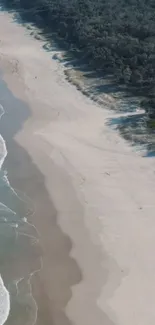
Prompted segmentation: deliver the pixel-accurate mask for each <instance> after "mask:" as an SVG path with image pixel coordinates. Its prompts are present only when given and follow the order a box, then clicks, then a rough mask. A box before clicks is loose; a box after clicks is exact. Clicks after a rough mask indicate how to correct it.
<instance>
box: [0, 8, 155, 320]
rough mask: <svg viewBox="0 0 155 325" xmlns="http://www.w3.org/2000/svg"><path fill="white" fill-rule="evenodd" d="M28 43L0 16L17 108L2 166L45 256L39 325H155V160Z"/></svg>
mask: <svg viewBox="0 0 155 325" xmlns="http://www.w3.org/2000/svg"><path fill="white" fill-rule="evenodd" d="M29 34H30V31H28V30H27V29H26V28H25V27H24V26H21V25H19V24H18V23H17V22H13V18H12V16H11V15H9V14H7V13H4V12H3V13H1V14H0V68H1V69H2V71H3V79H4V80H5V82H6V83H7V85H8V87H9V89H10V90H11V91H12V93H13V94H14V96H16V97H17V98H18V99H19V100H20V101H21V102H20V103H19V105H18V107H14V109H11V108H10V111H9V112H10V113H8V116H9V114H10V118H9V119H8V121H12V123H11V122H5V123H6V124H5V123H4V125H5V127H3V133H5V137H4V138H5V139H6V142H7V148H8V157H7V160H6V162H5V167H6V168H7V170H8V178H9V181H10V183H11V185H12V186H13V187H14V188H15V189H17V192H18V191H19V192H22V193H26V195H27V196H28V197H29V198H31V200H32V201H33V203H34V206H35V213H34V214H32V215H31V216H30V221H31V222H32V223H33V224H34V226H35V227H36V229H37V231H38V233H39V256H40V255H41V257H42V265H41V266H42V268H41V270H40V271H39V272H37V273H35V275H34V276H33V277H32V279H31V283H32V293H33V296H34V298H35V300H36V303H37V305H38V317H37V321H36V324H38V325H42V324H52V325H71V324H75V325H94V324H95V325H101V324H104V325H113V324H118V325H124V324H125V325H131V324H132V325H146V324H149V325H154V322H155V309H154V300H155V273H154V268H155V259H154V244H155V221H154V212H155V201H154V193H155V167H154V159H153V158H149V159H146V158H143V157H141V156H140V154H139V153H136V152H135V151H133V149H132V148H131V147H130V146H129V145H128V144H127V143H126V142H125V141H124V140H123V139H122V138H120V136H119V135H118V134H117V133H116V131H114V130H112V129H110V128H109V127H108V125H107V122H108V119H109V118H110V117H111V116H113V113H112V112H111V111H108V110H106V109H103V108H100V107H99V106H98V105H97V104H95V103H93V102H92V101H91V100H90V99H89V98H87V97H85V96H84V95H82V94H81V93H80V92H79V91H78V90H77V89H76V88H75V87H74V86H73V85H71V84H69V83H68V82H67V81H66V80H65V77H64V74H63V66H62V65H61V64H60V63H58V62H56V61H55V60H53V59H52V54H51V53H50V52H48V53H47V52H46V51H44V50H43V48H42V45H43V42H42V41H39V40H35V39H34V38H33V37H31V36H30V35H29ZM20 105H21V106H20ZM24 105H25V108H24ZM20 107H23V108H22V109H21V111H20ZM7 123H8V125H7ZM9 123H11V127H10V128H9ZM5 130H7V132H6V131H5ZM9 130H12V131H11V132H9ZM37 256H38V255H37ZM30 260H31V259H30ZM21 317H22V315H21ZM21 319H22V318H20V317H19V321H18V323H19V324H22V325H23V320H22V321H21ZM11 324H13V323H11ZM14 324H17V323H16V320H14Z"/></svg>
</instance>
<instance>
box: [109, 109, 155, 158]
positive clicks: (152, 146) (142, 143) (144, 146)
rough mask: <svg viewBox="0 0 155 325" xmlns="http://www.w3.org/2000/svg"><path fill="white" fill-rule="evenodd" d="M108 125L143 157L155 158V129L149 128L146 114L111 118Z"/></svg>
mask: <svg viewBox="0 0 155 325" xmlns="http://www.w3.org/2000/svg"><path fill="white" fill-rule="evenodd" d="M107 125H109V126H110V127H112V128H113V129H115V130H117V131H118V132H119V133H120V134H121V136H122V137H123V138H124V139H125V140H127V141H128V142H129V143H130V144H131V145H132V146H133V147H134V148H135V149H136V150H139V151H140V152H142V156H143V157H155V129H154V128H152V127H150V126H149V123H148V120H147V118H146V115H145V113H139V114H137V115H135V114H134V115H133V114H130V115H128V116H121V117H115V118H111V119H109V120H108V122H107Z"/></svg>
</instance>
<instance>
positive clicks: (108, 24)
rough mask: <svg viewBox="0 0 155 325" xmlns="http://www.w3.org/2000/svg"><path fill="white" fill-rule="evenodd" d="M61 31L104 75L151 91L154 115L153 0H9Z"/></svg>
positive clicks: (148, 104)
mask: <svg viewBox="0 0 155 325" xmlns="http://www.w3.org/2000/svg"><path fill="white" fill-rule="evenodd" d="M5 2H7V5H9V6H13V7H14V8H16V9H17V10H19V11H22V10H23V9H24V13H25V15H28V16H29V19H31V20H32V21H35V22H36V23H37V24H39V25H42V26H43V25H44V26H46V27H48V28H49V29H50V30H52V31H55V32H57V34H58V35H59V36H60V37H62V38H63V39H64V40H65V42H67V43H68V44H69V45H70V47H73V46H74V47H76V48H77V49H78V50H80V51H79V53H81V55H82V56H83V57H84V58H85V59H86V60H87V62H88V63H89V64H90V65H91V66H92V67H94V69H95V70H99V71H100V72H101V73H102V72H103V75H105V73H108V74H112V75H113V76H114V78H115V80H116V81H117V82H118V83H122V84H126V85H127V86H128V87H129V88H130V89H133V90H134V91H137V94H142V95H145V96H146V97H147V100H146V101H145V102H143V105H144V107H145V108H146V110H147V111H148V112H149V113H150V112H151V115H155V0H95V1H94V0H33V1H32V0H6V1H5Z"/></svg>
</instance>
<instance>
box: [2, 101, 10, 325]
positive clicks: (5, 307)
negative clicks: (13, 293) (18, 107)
mask: <svg viewBox="0 0 155 325" xmlns="http://www.w3.org/2000/svg"><path fill="white" fill-rule="evenodd" d="M3 114H4V109H3V106H2V105H0V118H2V116H3ZM6 156H7V149H6V145H5V141H4V139H3V137H2V136H1V135H0V172H1V177H0V182H1V184H3V181H4V174H3V172H2V166H3V163H4V160H5V158H6ZM7 211H8V208H7V207H6V206H5V205H4V204H3V203H2V202H0V218H1V220H2V221H3V220H4V222H7V218H6V217H4V215H6V214H7ZM9 212H10V211H9ZM9 311H10V295H9V292H8V290H7V289H6V287H5V285H4V283H3V279H2V277H1V276H0V324H1V325H3V324H4V323H5V322H6V320H7V318H8V315H9Z"/></svg>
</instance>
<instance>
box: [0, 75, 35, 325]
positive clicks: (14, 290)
mask: <svg viewBox="0 0 155 325" xmlns="http://www.w3.org/2000/svg"><path fill="white" fill-rule="evenodd" d="M9 97H10V98H11V103H12V105H17V106H20V105H22V102H20V101H19V100H18V99H16V98H14V97H13V95H12V93H11V92H9V90H8V88H7V86H6V84H5V83H4V82H3V81H2V80H0V118H1V119H0V133H1V132H2V134H3V136H4V138H3V136H2V135H0V274H1V277H0V325H2V324H4V323H6V324H11V325H14V324H16V325H18V324H23V325H24V324H35V322H36V317H37V305H36V302H35V300H34V298H33V295H32V292H31V277H32V275H33V274H34V273H35V272H37V271H38V270H39V269H40V268H41V254H40V250H39V240H38V233H37V230H36V229H35V227H34V226H33V225H32V224H31V223H30V222H28V218H30V217H31V215H33V213H34V212H35V207H34V204H33V202H32V201H31V199H30V198H28V197H27V196H26V194H25V193H21V192H20V191H17V190H16V189H13V188H12V187H11V185H10V183H9V178H8V171H7V170H6V169H5V159H6V158H7V155H8V153H7V144H6V143H5V135H6V134H9V135H10V136H11V129H12V123H13V120H12V119H10V121H9V120H7V125H5V126H4V124H3V121H4V116H5V120H6V119H7V118H8V119H9V118H10V116H9V115H8V117H7V116H6V115H7V105H8V101H9ZM6 99H7V100H6ZM12 100H13V101H12ZM19 102H20V103H19ZM9 105H10V104H9ZM10 106H11V105H10ZM9 123H10V127H9ZM5 124H6V123H5ZM4 129H5V132H4ZM7 130H8V132H7ZM4 133H5V134H4ZM7 138H8V137H7ZM7 140H8V139H7Z"/></svg>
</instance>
